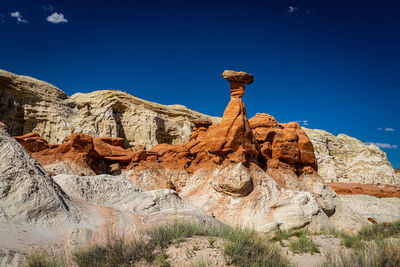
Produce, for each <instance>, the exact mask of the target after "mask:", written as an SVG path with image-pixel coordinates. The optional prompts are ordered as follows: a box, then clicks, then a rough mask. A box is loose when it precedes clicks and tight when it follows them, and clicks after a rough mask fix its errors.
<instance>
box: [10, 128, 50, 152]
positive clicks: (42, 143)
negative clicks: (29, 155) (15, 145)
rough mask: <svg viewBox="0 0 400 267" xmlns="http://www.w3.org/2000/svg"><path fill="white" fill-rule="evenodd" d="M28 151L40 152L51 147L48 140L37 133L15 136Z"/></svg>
mask: <svg viewBox="0 0 400 267" xmlns="http://www.w3.org/2000/svg"><path fill="white" fill-rule="evenodd" d="M14 138H15V139H16V140H17V141H18V142H19V143H20V144H21V145H22V146H23V147H24V148H25V150H26V151H28V152H38V151H41V150H43V149H46V148H48V147H49V145H48V143H47V141H46V140H45V139H43V138H41V137H40V136H39V135H38V134H37V133H28V134H26V135H23V136H16V137H14Z"/></svg>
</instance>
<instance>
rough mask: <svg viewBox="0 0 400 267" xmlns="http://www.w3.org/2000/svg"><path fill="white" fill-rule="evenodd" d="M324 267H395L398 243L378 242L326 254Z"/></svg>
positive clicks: (399, 263) (399, 261) (398, 260)
mask: <svg viewBox="0 0 400 267" xmlns="http://www.w3.org/2000/svg"><path fill="white" fill-rule="evenodd" d="M322 266H324V267H375V266H382V267H395V266H400V242H399V241H393V240H392V241H388V240H378V241H370V242H368V243H367V244H366V245H365V246H363V247H360V248H356V249H353V250H351V251H344V250H341V251H339V252H338V253H337V254H328V255H327V258H326V260H325V262H324V263H323V264H322Z"/></svg>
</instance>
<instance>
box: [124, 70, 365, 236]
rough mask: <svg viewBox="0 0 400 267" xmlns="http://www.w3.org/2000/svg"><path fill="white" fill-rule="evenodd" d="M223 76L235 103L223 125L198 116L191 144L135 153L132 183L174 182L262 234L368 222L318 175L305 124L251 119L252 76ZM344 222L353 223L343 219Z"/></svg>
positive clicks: (189, 196) (224, 217)
mask: <svg viewBox="0 0 400 267" xmlns="http://www.w3.org/2000/svg"><path fill="white" fill-rule="evenodd" d="M223 77H224V78H225V79H227V80H228V81H229V83H230V90H231V100H230V102H229V103H228V106H227V108H226V109H225V112H224V115H223V118H222V120H221V123H220V124H214V125H212V126H210V124H211V123H209V122H206V121H198V120H197V121H194V122H193V123H194V124H195V127H194V132H193V134H192V136H191V139H190V141H189V142H188V143H185V144H182V145H168V144H161V145H158V146H155V147H153V148H151V149H150V150H147V151H146V150H141V151H137V152H135V153H134V156H133V159H132V167H133V170H132V171H131V172H130V174H129V176H128V177H129V178H130V180H131V182H132V184H134V185H137V186H139V187H142V188H144V189H147V190H151V189H155V188H166V187H168V186H170V185H173V187H174V188H176V190H177V191H178V192H179V194H180V195H181V196H182V197H183V198H184V199H186V200H188V201H190V202H191V203H193V204H195V205H196V206H198V207H201V208H202V209H203V210H204V211H206V212H207V213H208V214H210V215H213V216H215V217H216V218H217V219H219V220H221V221H223V222H226V223H229V224H231V225H232V224H233V225H234V224H240V225H247V226H251V227H254V228H255V229H256V230H259V231H270V230H273V229H278V228H282V229H291V228H299V227H304V226H307V225H308V226H309V227H319V226H321V225H322V224H327V225H329V224H331V225H335V226H338V227H340V228H347V230H349V229H356V228H357V227H360V225H362V224H363V223H364V222H365V221H364V219H363V218H361V217H360V216H358V215H356V214H352V212H351V210H349V209H347V208H346V207H345V206H344V205H343V204H342V203H341V201H340V199H338V198H337V195H336V193H335V192H334V191H333V190H332V189H331V188H330V187H329V186H327V185H326V183H325V182H324V181H323V180H322V178H321V177H320V176H319V175H318V174H317V172H316V169H317V166H316V160H315V157H314V154H313V148H312V145H311V142H310V140H309V139H308V138H307V136H306V135H305V134H304V132H303V131H302V129H301V128H300V126H299V125H298V124H296V123H289V124H279V123H277V122H276V120H275V119H273V118H272V117H270V116H268V115H265V114H258V115H257V116H256V117H255V118H253V119H252V120H251V121H250V123H249V121H248V120H247V116H246V110H245V107H244V104H243V102H242V99H241V98H242V95H243V93H244V91H245V85H246V83H247V84H248V83H250V82H252V81H253V78H252V76H251V75H249V74H246V73H243V72H233V71H226V72H224V73H223ZM252 128H253V129H252ZM268 149H269V151H268ZM343 219H345V220H346V221H347V222H348V224H346V225H343V224H342V223H339V222H340V221H342V220H343Z"/></svg>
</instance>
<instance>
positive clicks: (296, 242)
mask: <svg viewBox="0 0 400 267" xmlns="http://www.w3.org/2000/svg"><path fill="white" fill-rule="evenodd" d="M289 248H290V250H292V251H293V252H294V253H311V254H314V253H320V252H319V249H318V245H317V244H316V243H315V242H314V241H313V240H312V239H311V238H309V237H308V236H300V237H298V238H292V239H291V240H290V241H289Z"/></svg>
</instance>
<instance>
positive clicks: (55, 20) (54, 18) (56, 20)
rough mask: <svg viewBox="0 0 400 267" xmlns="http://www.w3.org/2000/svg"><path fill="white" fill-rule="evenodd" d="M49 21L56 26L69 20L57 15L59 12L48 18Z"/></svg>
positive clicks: (59, 14)
mask: <svg viewBox="0 0 400 267" xmlns="http://www.w3.org/2000/svg"><path fill="white" fill-rule="evenodd" d="M47 21H48V22H51V23H55V24H58V23H67V22H68V20H67V19H66V18H64V14H61V13H57V12H54V13H53V14H51V15H50V16H48V17H47Z"/></svg>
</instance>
